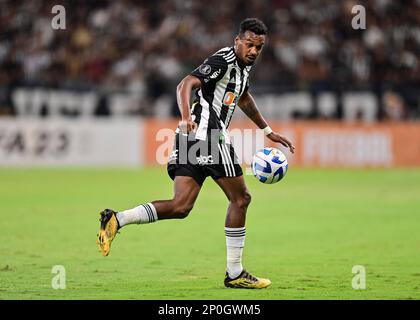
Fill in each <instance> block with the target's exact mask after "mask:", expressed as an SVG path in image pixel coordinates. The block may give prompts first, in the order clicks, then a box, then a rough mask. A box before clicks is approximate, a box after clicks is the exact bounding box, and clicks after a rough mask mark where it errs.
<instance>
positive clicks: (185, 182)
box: [98, 176, 201, 256]
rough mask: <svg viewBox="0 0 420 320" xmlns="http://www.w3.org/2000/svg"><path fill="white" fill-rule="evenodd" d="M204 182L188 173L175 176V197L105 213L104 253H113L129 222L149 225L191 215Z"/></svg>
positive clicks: (101, 235)
mask: <svg viewBox="0 0 420 320" xmlns="http://www.w3.org/2000/svg"><path fill="white" fill-rule="evenodd" d="M200 189H201V184H199V183H198V182H197V181H196V180H195V179H194V178H192V177H188V176H176V177H175V178H174V196H173V198H172V199H170V200H158V201H153V202H150V203H146V204H141V205H139V206H137V207H135V208H133V209H129V210H125V211H121V212H115V211H113V210H111V209H105V210H104V211H102V212H101V219H100V221H101V228H100V230H99V234H98V245H99V249H100V251H101V253H102V255H103V256H107V255H108V254H109V250H110V246H111V243H112V241H113V240H114V238H115V235H116V234H117V232H118V230H119V229H120V228H122V227H124V226H126V225H128V224H145V223H152V222H156V221H157V220H158V219H159V220H164V219H182V218H185V217H187V216H188V214H189V212H190V211H191V209H192V207H193V206H194V202H195V200H196V199H197V196H198V193H199V192H200Z"/></svg>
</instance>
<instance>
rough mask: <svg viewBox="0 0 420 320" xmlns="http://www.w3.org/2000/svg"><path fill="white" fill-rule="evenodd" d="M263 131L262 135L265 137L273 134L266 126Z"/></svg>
mask: <svg viewBox="0 0 420 320" xmlns="http://www.w3.org/2000/svg"><path fill="white" fill-rule="evenodd" d="M263 130H264V134H265V135H266V136H268V135H269V134H270V133H272V132H273V130H272V129H271V128H270V126H266V127H265V128H264V129H263Z"/></svg>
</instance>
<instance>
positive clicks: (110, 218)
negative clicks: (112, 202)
mask: <svg viewBox="0 0 420 320" xmlns="http://www.w3.org/2000/svg"><path fill="white" fill-rule="evenodd" d="M100 215H101V218H100V219H99V221H100V222H101V228H100V229H99V233H98V239H97V244H98V246H99V251H100V252H101V254H102V255H103V256H104V257H106V256H107V255H108V254H109V250H110V249H111V243H112V240H114V238H115V235H116V234H117V232H118V229H119V228H120V226H119V224H118V220H117V216H116V212H115V211H113V210H111V209H105V210H104V211H102V212H101V213H100Z"/></svg>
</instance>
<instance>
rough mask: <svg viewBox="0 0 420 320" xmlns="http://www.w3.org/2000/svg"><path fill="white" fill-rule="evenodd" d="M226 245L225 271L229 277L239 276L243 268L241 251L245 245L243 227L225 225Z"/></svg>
mask: <svg viewBox="0 0 420 320" xmlns="http://www.w3.org/2000/svg"><path fill="white" fill-rule="evenodd" d="M225 234H226V247H227V268H226V269H227V273H228V274H229V277H230V278H231V279H234V278H236V277H237V276H239V275H240V274H241V272H242V270H243V267H242V251H243V249H244V246H245V227H241V228H227V227H225Z"/></svg>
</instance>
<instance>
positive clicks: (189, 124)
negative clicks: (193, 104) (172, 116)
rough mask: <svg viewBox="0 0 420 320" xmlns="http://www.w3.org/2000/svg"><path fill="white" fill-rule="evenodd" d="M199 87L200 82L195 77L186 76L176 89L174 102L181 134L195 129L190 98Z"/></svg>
mask: <svg viewBox="0 0 420 320" xmlns="http://www.w3.org/2000/svg"><path fill="white" fill-rule="evenodd" d="M200 86H201V81H200V79H198V78H197V77H195V76H192V75H188V76H186V77H185V78H184V79H182V81H181V82H180V83H179V84H178V86H177V87H176V100H177V102H178V108H179V111H180V112H181V121H180V122H179V125H178V126H179V130H180V131H181V132H182V133H189V132H191V131H194V130H195V129H196V128H197V124H196V123H195V122H194V121H193V120H192V118H191V111H190V98H191V92H192V91H193V90H194V89H197V88H199V87H200Z"/></svg>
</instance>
